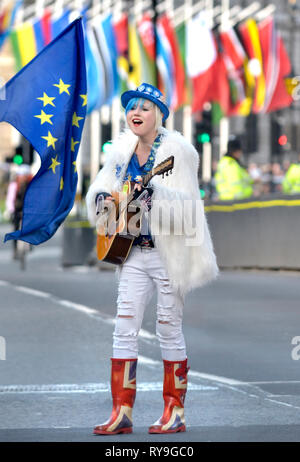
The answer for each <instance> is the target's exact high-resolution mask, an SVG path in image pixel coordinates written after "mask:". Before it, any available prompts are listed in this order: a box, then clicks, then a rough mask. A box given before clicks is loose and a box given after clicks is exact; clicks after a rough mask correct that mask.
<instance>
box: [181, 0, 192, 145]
mask: <svg viewBox="0 0 300 462" xmlns="http://www.w3.org/2000/svg"><path fill="white" fill-rule="evenodd" d="M192 8H193V0H186V2H185V9H184V20H185V23H186V27H187V23H188V21H189V20H190V19H191V18H192V12H193V9H192ZM183 136H184V137H185V138H186V139H187V140H188V141H189V142H190V143H192V142H193V129H192V106H191V105H190V104H187V105H185V106H184V108H183Z"/></svg>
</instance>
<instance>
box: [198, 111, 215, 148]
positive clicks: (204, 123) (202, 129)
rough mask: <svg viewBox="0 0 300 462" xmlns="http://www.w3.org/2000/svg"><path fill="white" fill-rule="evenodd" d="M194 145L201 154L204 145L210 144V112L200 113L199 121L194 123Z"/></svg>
mask: <svg viewBox="0 0 300 462" xmlns="http://www.w3.org/2000/svg"><path fill="white" fill-rule="evenodd" d="M194 135H195V145H196V147H197V148H198V150H200V151H201V152H202V147H203V144H204V143H210V142H211V139H212V117H211V111H206V110H204V111H202V117H201V120H199V121H196V122H195V132H194Z"/></svg>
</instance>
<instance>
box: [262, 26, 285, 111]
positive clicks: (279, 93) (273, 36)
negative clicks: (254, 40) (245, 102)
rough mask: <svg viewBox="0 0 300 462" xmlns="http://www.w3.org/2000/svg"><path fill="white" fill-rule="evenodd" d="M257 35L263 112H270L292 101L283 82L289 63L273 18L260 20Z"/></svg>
mask: <svg viewBox="0 0 300 462" xmlns="http://www.w3.org/2000/svg"><path fill="white" fill-rule="evenodd" d="M259 36H260V42H261V48H262V54H263V63H264V71H265V76H266V88H267V92H266V101H265V106H264V112H271V111H276V110H278V109H281V108H284V107H286V106H290V104H291V103H292V101H293V98H292V97H291V95H290V94H289V93H288V92H287V89H286V85H285V82H284V77H286V76H287V75H288V74H290V72H291V63H290V60H289V57H288V54H287V52H286V49H285V46H284V43H283V41H282V38H281V37H280V35H279V33H278V31H277V30H276V27H275V23H274V20H273V18H267V19H265V20H264V21H262V22H261V24H260V25H259Z"/></svg>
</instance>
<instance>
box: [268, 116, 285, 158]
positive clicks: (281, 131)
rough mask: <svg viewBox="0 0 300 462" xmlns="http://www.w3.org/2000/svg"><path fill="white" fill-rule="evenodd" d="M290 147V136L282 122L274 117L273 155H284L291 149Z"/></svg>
mask: <svg viewBox="0 0 300 462" xmlns="http://www.w3.org/2000/svg"><path fill="white" fill-rule="evenodd" d="M289 146H290V143H289V142H288V136H287V134H286V133H285V128H284V127H283V124H282V123H281V120H280V119H278V118H275V117H273V118H272V119H271V150H272V152H271V155H272V156H277V155H280V154H283V153H284V152H286V150H287V149H289Z"/></svg>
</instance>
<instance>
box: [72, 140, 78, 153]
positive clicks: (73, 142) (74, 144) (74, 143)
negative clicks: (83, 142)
mask: <svg viewBox="0 0 300 462" xmlns="http://www.w3.org/2000/svg"><path fill="white" fill-rule="evenodd" d="M78 143H79V141H74V138H71V151H72V152H75V146H76V144H78Z"/></svg>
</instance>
